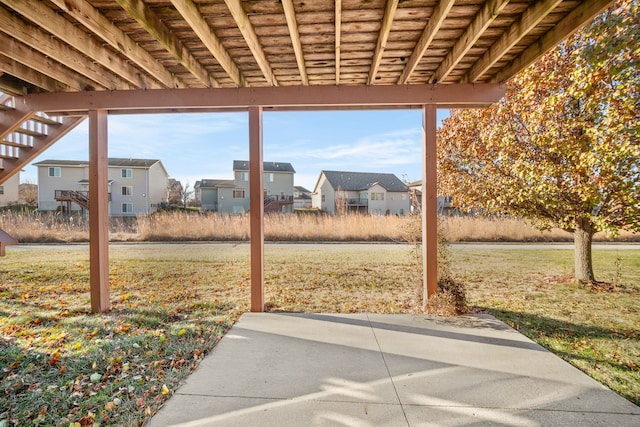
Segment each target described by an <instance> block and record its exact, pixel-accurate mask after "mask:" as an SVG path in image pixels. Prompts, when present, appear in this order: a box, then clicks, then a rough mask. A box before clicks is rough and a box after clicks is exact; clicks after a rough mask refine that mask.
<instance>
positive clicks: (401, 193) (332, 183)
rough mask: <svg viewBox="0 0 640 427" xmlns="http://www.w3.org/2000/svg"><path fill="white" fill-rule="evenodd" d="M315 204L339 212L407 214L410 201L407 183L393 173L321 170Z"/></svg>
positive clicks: (313, 201) (315, 190) (315, 193)
mask: <svg viewBox="0 0 640 427" xmlns="http://www.w3.org/2000/svg"><path fill="white" fill-rule="evenodd" d="M312 205H313V207H314V208H317V209H322V210H323V211H325V212H329V213H338V214H341V213H348V212H359V213H368V214H373V215H406V214H408V213H409V210H410V207H411V201H410V199H409V190H408V188H407V186H406V185H405V184H404V183H403V182H402V181H401V180H400V179H399V178H398V177H397V176H395V175H394V174H392V173H370V172H340V171H321V172H320V177H319V178H318V181H317V182H316V186H315V189H314V190H313V194H312Z"/></svg>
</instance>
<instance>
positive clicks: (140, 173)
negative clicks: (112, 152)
mask: <svg viewBox="0 0 640 427" xmlns="http://www.w3.org/2000/svg"><path fill="white" fill-rule="evenodd" d="M34 166H37V167H38V210H41V211H55V210H59V211H64V212H72V211H84V210H87V209H88V208H89V205H88V192H89V163H88V162H86V161H81V160H80V161H79V160H44V161H42V162H38V163H35V164H34ZM108 176H109V215H112V216H135V215H138V214H149V213H152V212H154V211H156V210H157V209H158V208H159V207H160V206H162V205H163V204H165V203H166V202H167V188H168V185H169V175H168V174H167V171H166V169H165V168H164V166H163V165H162V162H161V161H160V160H152V159H117V158H110V159H109V175H108Z"/></svg>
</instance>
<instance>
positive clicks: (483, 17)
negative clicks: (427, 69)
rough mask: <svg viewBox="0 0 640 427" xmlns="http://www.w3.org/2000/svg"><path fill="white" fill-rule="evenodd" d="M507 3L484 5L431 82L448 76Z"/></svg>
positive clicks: (496, 0) (497, 1)
mask: <svg viewBox="0 0 640 427" xmlns="http://www.w3.org/2000/svg"><path fill="white" fill-rule="evenodd" d="M507 4H509V0H488V1H487V2H486V3H485V4H484V5H483V6H482V8H481V9H480V10H479V11H478V13H477V14H476V16H475V17H474V18H473V21H471V24H470V25H469V26H468V27H467V29H466V30H465V32H464V34H462V37H460V38H459V39H458V40H457V41H456V44H455V45H453V48H452V49H451V51H449V53H448V54H447V56H446V57H445V58H444V61H442V63H441V64H440V66H439V67H438V69H437V70H436V72H435V73H434V74H433V76H431V78H430V79H429V83H435V82H441V81H443V80H444V79H446V78H447V76H448V75H449V73H451V71H453V69H454V68H455V67H456V65H458V63H459V62H460V61H461V60H462V58H463V57H464V56H465V55H466V54H467V52H469V49H471V48H472V47H473V45H474V44H475V43H476V42H477V41H478V39H479V38H480V36H481V35H482V34H483V33H484V32H485V31H486V29H487V28H489V25H491V23H492V22H493V21H494V20H495V19H496V18H497V17H498V15H500V12H502V10H503V9H504V8H505V7H506V6H507Z"/></svg>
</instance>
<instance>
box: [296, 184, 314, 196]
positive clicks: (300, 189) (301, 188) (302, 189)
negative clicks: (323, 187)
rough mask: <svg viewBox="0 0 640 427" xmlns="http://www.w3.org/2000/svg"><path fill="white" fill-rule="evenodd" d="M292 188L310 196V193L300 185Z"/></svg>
mask: <svg viewBox="0 0 640 427" xmlns="http://www.w3.org/2000/svg"><path fill="white" fill-rule="evenodd" d="M293 188H295V189H296V190H298V191H299V192H301V193H309V194H311V191H309V190H307V189H306V188H304V187H303V186H301V185H295V186H294V187H293Z"/></svg>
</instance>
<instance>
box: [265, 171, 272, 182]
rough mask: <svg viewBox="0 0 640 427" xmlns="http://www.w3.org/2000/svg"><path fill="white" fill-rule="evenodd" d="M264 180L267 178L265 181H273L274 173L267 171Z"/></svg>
mask: <svg viewBox="0 0 640 427" xmlns="http://www.w3.org/2000/svg"><path fill="white" fill-rule="evenodd" d="M264 180H265V182H273V174H272V173H265V174H264Z"/></svg>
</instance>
